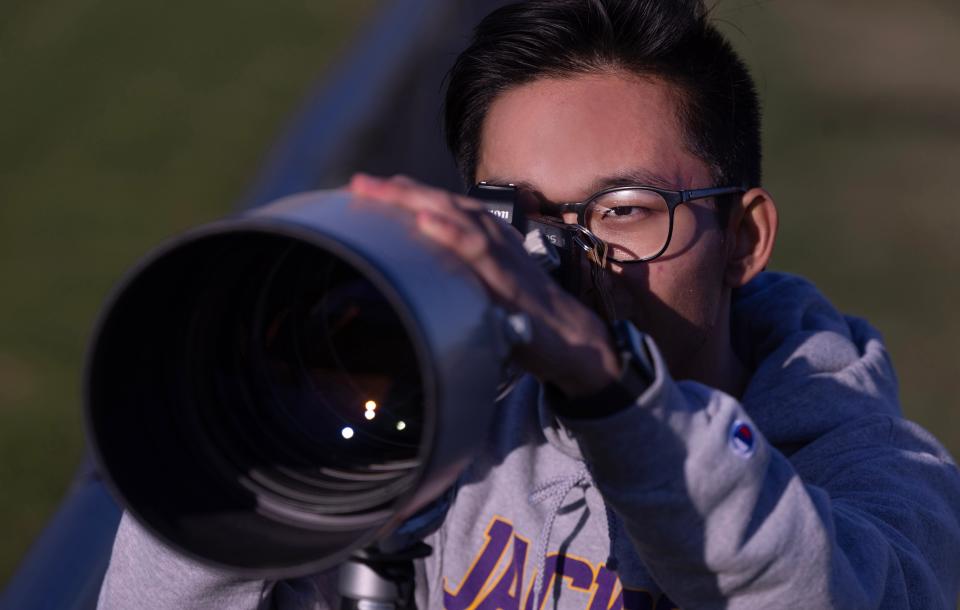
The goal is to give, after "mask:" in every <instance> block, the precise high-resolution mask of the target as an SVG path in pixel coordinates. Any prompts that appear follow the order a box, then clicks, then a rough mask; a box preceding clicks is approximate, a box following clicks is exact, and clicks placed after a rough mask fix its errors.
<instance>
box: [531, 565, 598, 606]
mask: <svg viewBox="0 0 960 610" xmlns="http://www.w3.org/2000/svg"><path fill="white" fill-rule="evenodd" d="M555 576H560V579H561V580H563V579H564V578H566V579H568V580H569V581H570V583H569V587H570V588H571V589H577V590H578V591H589V590H590V589H592V588H593V566H591V565H590V564H589V563H588V562H586V561H584V560H583V559H579V558H577V557H571V556H570V555H560V556H559V557H558V556H557V554H556V553H550V554H549V555H547V562H546V565H545V566H544V569H543V589H541V591H540V595H539V599H538V601H539V606H538V608H537V610H541V609H542V608H543V605H544V602H545V601H546V599H547V597H550V596H551V595H553V591H554V587H555V586H559V585H555V584H554V582H553V581H554V577H555ZM536 577H537V575H536V574H534V575H533V579H534V582H536ZM524 608H525V610H532V608H533V584H531V585H530V591H529V592H528V593H527V602H526V603H525V604H524Z"/></svg>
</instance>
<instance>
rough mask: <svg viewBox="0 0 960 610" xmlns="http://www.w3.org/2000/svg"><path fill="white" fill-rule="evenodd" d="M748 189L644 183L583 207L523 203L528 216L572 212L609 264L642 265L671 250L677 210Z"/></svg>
mask: <svg viewBox="0 0 960 610" xmlns="http://www.w3.org/2000/svg"><path fill="white" fill-rule="evenodd" d="M481 184H484V183H481ZM745 190H746V189H745V188H743V187H739V186H724V187H712V188H704V189H693V190H686V191H683V190H681V191H676V190H669V189H661V188H657V187H653V186H639V185H638V186H618V187H613V188H608V189H604V190H602V191H599V192H598V193H595V194H593V195H591V196H590V198H589V199H587V200H586V201H583V202H579V203H559V204H555V203H550V202H549V201H546V200H545V199H544V198H543V197H542V196H540V195H539V194H535V193H533V192H532V191H527V194H534V197H533V198H531V197H523V199H524V200H525V205H524V207H525V208H526V209H527V213H528V214H538V215H540V216H545V217H553V218H559V219H562V218H563V217H564V215H566V214H570V213H576V215H577V224H578V225H580V227H582V228H585V229H586V230H587V231H588V232H589V233H590V234H592V235H593V236H594V237H595V238H596V239H598V240H600V241H601V242H603V243H604V244H606V246H607V248H606V250H607V251H606V259H607V260H611V261H614V262H617V263H640V262H644V261H650V260H653V259H655V258H657V257H658V256H660V255H662V254H663V253H664V252H666V250H667V247H668V246H669V245H670V238H671V237H672V236H673V219H674V215H675V211H676V209H677V206H679V205H680V204H683V203H687V202H688V201H694V200H697V199H706V198H708V197H719V196H722V195H731V194H735V193H743V192H745ZM531 202H532V205H531Z"/></svg>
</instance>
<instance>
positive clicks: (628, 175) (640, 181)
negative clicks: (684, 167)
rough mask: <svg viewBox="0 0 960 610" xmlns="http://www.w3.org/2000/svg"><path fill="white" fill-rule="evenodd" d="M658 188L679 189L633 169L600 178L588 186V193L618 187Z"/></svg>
mask: <svg viewBox="0 0 960 610" xmlns="http://www.w3.org/2000/svg"><path fill="white" fill-rule="evenodd" d="M640 185H642V186H658V187H660V188H664V189H679V187H678V186H677V184H676V182H675V181H673V180H668V179H667V178H665V177H664V176H661V175H660V174H657V173H655V172H651V171H650V170H647V169H643V168H633V169H628V170H623V171H619V172H615V173H613V174H609V175H607V176H602V177H600V178H597V179H596V180H594V181H593V184H591V185H590V192H592V193H596V192H597V191H602V190H603V189H609V188H614V187H618V186H640Z"/></svg>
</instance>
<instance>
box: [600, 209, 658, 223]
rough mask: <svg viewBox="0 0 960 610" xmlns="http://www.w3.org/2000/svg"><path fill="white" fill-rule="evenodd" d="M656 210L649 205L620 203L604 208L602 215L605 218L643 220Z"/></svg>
mask: <svg viewBox="0 0 960 610" xmlns="http://www.w3.org/2000/svg"><path fill="white" fill-rule="evenodd" d="M653 213H654V211H653V210H652V209H650V208H649V207H646V206H642V205H618V206H615V207H610V208H604V210H603V212H602V217H603V219H604V220H618V219H630V220H642V219H644V218H647V217H649V216H650V215H651V214H653Z"/></svg>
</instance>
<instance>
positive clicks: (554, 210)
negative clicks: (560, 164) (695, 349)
mask: <svg viewBox="0 0 960 610" xmlns="http://www.w3.org/2000/svg"><path fill="white" fill-rule="evenodd" d="M478 184H479V185H484V186H497V185H494V184H490V183H488V182H479V183H478ZM506 186H509V187H513V188H522V187H518V186H516V185H513V184H510V185H506ZM524 190H527V191H528V192H535V191H532V189H524ZM632 190H644V191H650V192H653V193H656V194H657V195H659V196H660V197H662V198H663V200H664V201H665V202H666V204H667V211H668V212H669V220H670V223H669V227H668V229H667V239H666V240H665V241H664V244H663V247H662V248H660V251H659V252H657V253H656V254H653V255H650V256H645V257H643V258H635V259H630V260H618V259H616V258H614V257H612V256H604V258H605V259H606V260H610V261H613V262H615V263H618V264H621V265H623V264H630V263H646V262H650V261H652V260H654V259H656V258H659V257H660V256H662V255H663V253H664V252H666V251H667V248H669V247H670V240H671V239H672V238H673V220H674V211H675V210H676V209H677V206H679V205H680V204H683V203H688V202H690V201H695V200H697V199H707V198H710V197H720V196H722V195H733V194H735V193H745V192H747V188H746V187H744V186H714V187H707V188H702V189H684V190H674V189H664V188H660V187H657V186H650V185H646V184H635V185H625V186H613V187H609V188H605V189H602V190H599V191H597V192H596V193H594V194H592V195H590V197H588V198H587V199H585V200H583V201H579V202H573V203H553V202H548V201H547V200H546V199H545V198H544V197H542V196H541V195H540V194H539V193H537V194H536V195H537V197H536V198H537V201H538V202H539V204H540V205H539V207H540V209H539V210H538V213H539V214H540V215H542V216H544V217H547V218H559V219H561V220H563V215H564V214H568V213H570V212H574V213H576V215H577V223H576V225H574V226H576V227H577V228H578V229H580V230H581V231H584V232H585V233H586V234H587V235H589V236H590V237H591V238H592V239H595V240H597V241H600V242H602V243H604V244H606V242H604V241H603V240H601V239H600V238H598V237H596V235H594V234H593V232H592V231H591V230H590V228H589V227H587V226H586V218H585V216H586V210H587V208H588V207H589V206H590V204H591V203H593V202H594V201H596V200H597V199H599V198H600V197H603V196H604V195H608V194H610V193H616V192H620V191H632ZM567 226H570V225H569V224H568V225H567ZM584 249H587V248H586V245H585V244H584Z"/></svg>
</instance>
